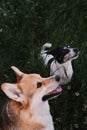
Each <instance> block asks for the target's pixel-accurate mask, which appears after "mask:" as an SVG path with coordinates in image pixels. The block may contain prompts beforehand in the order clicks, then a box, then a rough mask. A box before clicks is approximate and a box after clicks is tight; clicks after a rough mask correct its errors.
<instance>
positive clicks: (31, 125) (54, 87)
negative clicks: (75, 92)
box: [0, 66, 62, 130]
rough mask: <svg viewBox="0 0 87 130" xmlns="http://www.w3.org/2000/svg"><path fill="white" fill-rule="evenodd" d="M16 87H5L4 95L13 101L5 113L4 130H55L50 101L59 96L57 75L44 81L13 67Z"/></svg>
mask: <svg viewBox="0 0 87 130" xmlns="http://www.w3.org/2000/svg"><path fill="white" fill-rule="evenodd" d="M11 68H12V69H13V71H14V72H15V74H16V76H17V83H3V84H2V85H1V89H2V91H3V92H4V93H5V94H6V95H7V96H8V97H9V98H10V99H11V100H10V101H9V102H7V103H6V104H5V106H4V107H3V110H2V117H1V122H0V129H1V130H54V126H53V119H52V116H51V114H50V107H49V104H48V100H49V99H51V98H52V97H54V96H56V95H58V94H60V93H61V92H62V88H61V86H60V85H59V84H60V77H59V76H58V75H56V76H51V77H48V78H42V77H41V76H40V75H39V74H25V73H23V72H21V71H20V70H19V69H18V68H17V67H15V66H12V67H11Z"/></svg>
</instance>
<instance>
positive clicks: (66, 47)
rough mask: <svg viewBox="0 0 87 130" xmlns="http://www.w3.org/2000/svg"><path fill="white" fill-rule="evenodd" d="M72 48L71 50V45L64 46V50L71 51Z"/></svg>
mask: <svg viewBox="0 0 87 130" xmlns="http://www.w3.org/2000/svg"><path fill="white" fill-rule="evenodd" d="M70 48H71V46H70V45H64V46H63V49H70Z"/></svg>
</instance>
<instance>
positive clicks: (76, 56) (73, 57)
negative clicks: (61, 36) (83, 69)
mask: <svg viewBox="0 0 87 130" xmlns="http://www.w3.org/2000/svg"><path fill="white" fill-rule="evenodd" d="M78 56H79V54H75V55H74V56H72V57H71V59H72V60H74V59H77V58H78Z"/></svg>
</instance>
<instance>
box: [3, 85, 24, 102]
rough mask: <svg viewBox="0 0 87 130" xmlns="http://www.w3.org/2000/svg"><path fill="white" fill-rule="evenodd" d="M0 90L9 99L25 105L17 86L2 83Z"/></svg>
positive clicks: (22, 95)
mask: <svg viewBox="0 0 87 130" xmlns="http://www.w3.org/2000/svg"><path fill="white" fill-rule="evenodd" d="M1 89H2V91H4V93H5V94H6V95H7V96H8V97H9V98H10V99H12V100H15V101H17V102H20V103H22V104H26V99H25V95H24V94H23V92H22V91H21V90H20V89H19V88H18V86H17V84H10V83H3V84H2V85H1Z"/></svg>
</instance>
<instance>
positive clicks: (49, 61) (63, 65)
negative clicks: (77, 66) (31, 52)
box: [40, 43, 79, 85]
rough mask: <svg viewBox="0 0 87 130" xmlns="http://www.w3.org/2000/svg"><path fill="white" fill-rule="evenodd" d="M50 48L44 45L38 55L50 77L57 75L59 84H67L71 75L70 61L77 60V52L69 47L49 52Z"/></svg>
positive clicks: (49, 45) (47, 44) (48, 45)
mask: <svg viewBox="0 0 87 130" xmlns="http://www.w3.org/2000/svg"><path fill="white" fill-rule="evenodd" d="M51 47H52V44H51V43H45V44H44V45H43V46H42V48H41V54H40V55H41V57H42V59H43V61H44V64H45V66H48V67H49V70H50V75H59V76H60V84H62V85H64V84H67V83H69V82H70V80H71V78H72V75H73V68H72V61H73V60H74V59H77V57H78V55H79V50H78V49H77V48H71V47H70V46H69V45H66V46H63V47H57V48H55V49H52V50H50V48H51Z"/></svg>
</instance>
